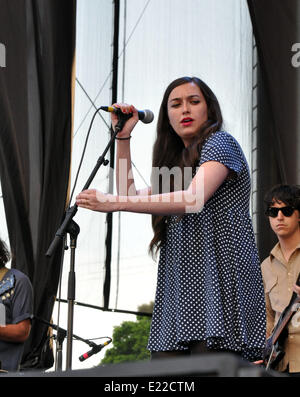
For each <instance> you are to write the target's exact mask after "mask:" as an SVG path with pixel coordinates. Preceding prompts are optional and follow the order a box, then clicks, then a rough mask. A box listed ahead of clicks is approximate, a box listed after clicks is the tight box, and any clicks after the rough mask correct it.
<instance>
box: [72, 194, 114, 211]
mask: <svg viewBox="0 0 300 397" xmlns="http://www.w3.org/2000/svg"><path fill="white" fill-rule="evenodd" d="M76 204H77V205H78V207H81V208H86V209H88V210H92V211H98V212H115V211H118V209H119V208H118V200H117V196H113V195H112V194H105V193H102V192H100V191H99V190H96V189H90V190H83V191H82V192H81V193H79V194H78V195H77V196H76Z"/></svg>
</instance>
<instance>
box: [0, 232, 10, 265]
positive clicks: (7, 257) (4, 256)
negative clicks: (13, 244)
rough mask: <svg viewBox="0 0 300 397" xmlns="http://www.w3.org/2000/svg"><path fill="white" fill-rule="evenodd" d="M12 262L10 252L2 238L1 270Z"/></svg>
mask: <svg viewBox="0 0 300 397" xmlns="http://www.w3.org/2000/svg"><path fill="white" fill-rule="evenodd" d="M9 260H10V252H9V249H8V248H7V245H6V244H5V242H4V241H3V240H2V239H1V238H0V268H1V267H3V266H5V265H6V263H7V262H8V261H9Z"/></svg>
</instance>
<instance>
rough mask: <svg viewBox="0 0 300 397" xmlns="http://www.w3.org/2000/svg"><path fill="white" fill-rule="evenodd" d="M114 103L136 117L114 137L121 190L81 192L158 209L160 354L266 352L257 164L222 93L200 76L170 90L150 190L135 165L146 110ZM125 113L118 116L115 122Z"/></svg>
mask: <svg viewBox="0 0 300 397" xmlns="http://www.w3.org/2000/svg"><path fill="white" fill-rule="evenodd" d="M113 106H115V107H117V108H119V111H118V112H120V114H125V115H126V114H127V115H132V117H130V118H129V120H128V121H127V122H126V124H125V125H124V128H123V129H122V131H121V132H119V134H118V135H117V138H116V139H117V170H116V173H117V190H118V195H107V194H104V193H102V192H99V191H97V190H87V191H83V192H81V193H80V194H79V195H78V196H77V205H78V206H79V207H82V208H87V209H90V210H93V211H100V212H114V211H129V212H135V213H146V214H151V215H152V225H153V230H154V236H153V239H152V241H151V243H150V251H151V252H152V253H156V251H158V250H159V254H160V255H159V267H158V281H157V290H156V297H155V305H154V311H153V317H152V324H151V332H150V337H149V343H148V349H149V350H150V351H151V355H152V358H164V357H166V358H168V357H173V356H181V355H186V354H194V353H196V354H198V353H201V352H205V353H208V352H216V351H223V352H233V353H237V354H239V355H240V356H242V357H243V358H245V359H248V360H251V361H254V360H257V359H259V358H260V357H261V352H262V349H263V347H264V343H265V335H266V332H265V302H264V291H263V283H262V277H261V272H260V264H259V258H258V254H257V249H256V245H255V240H254V233H253V228H252V222H251V218H250V215H249V197H250V178H249V169H248V165H247V162H246V159H245V157H244V154H243V152H242V149H241V147H240V145H239V144H238V142H237V141H236V140H235V139H234V138H233V137H232V136H231V135H230V134H229V133H228V132H225V131H223V130H222V123H223V121H222V114H221V110H220V106H219V103H218V100H217V98H216V96H215V95H214V93H213V92H212V91H211V89H210V88H209V87H208V86H207V85H206V84H205V83H204V82H203V81H201V80H200V79H198V78H195V77H192V78H190V77H183V78H179V79H176V80H175V81H173V82H172V83H171V84H170V85H169V86H168V87H167V89H166V91H165V94H164V96H163V100H162V104H161V107H160V112H159V118H158V123H157V137H156V141H155V144H154V150H153V169H152V176H153V177H152V186H151V187H150V188H148V189H144V190H137V189H136V188H135V185H134V180H133V176H132V172H131V157H130V142H131V140H130V138H131V132H132V130H133V129H134V127H135V125H136V123H137V122H138V112H137V110H136V109H135V107H134V106H132V105H131V106H130V105H127V104H114V105H113ZM118 112H116V114H114V113H113V114H112V125H113V128H114V127H115V126H116V123H117V121H118V119H119V117H120V115H118V114H117V113H118ZM121 117H122V116H121ZM124 165H125V166H126V165H127V170H126V172H124ZM158 170H161V172H159V173H158ZM163 170H175V171H174V173H173V172H172V173H170V172H166V171H164V172H163ZM188 171H191V172H188ZM166 174H167V175H168V176H169V177H170V176H171V177H170V178H169V183H165V182H166V181H165V179H166ZM178 175H179V177H178ZM179 182H181V183H179Z"/></svg>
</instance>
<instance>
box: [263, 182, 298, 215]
mask: <svg viewBox="0 0 300 397" xmlns="http://www.w3.org/2000/svg"><path fill="white" fill-rule="evenodd" d="M278 202H282V203H284V204H286V205H289V206H291V207H294V208H296V209H297V210H298V211H300V186H299V185H276V186H274V187H272V188H271V189H270V190H269V191H268V192H267V193H266V195H265V198H264V203H265V205H266V207H267V208H269V207H271V206H272V205H273V204H274V203H278Z"/></svg>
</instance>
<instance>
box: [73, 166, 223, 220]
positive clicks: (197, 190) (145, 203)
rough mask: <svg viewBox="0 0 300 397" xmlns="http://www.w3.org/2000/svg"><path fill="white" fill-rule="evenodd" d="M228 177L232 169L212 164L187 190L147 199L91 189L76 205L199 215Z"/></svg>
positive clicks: (203, 169)
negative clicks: (197, 213)
mask: <svg viewBox="0 0 300 397" xmlns="http://www.w3.org/2000/svg"><path fill="white" fill-rule="evenodd" d="M228 175H229V169H228V168H227V167H226V166H225V165H223V164H221V163H219V162H216V161H208V162H206V163H204V164H202V165H201V167H199V169H198V171H197V173H196V175H195V176H194V178H193V179H192V181H191V183H190V185H189V187H188V188H187V189H186V190H181V191H175V192H171V193H163V194H152V195H145V196H143V195H136V196H114V195H110V194H104V193H102V192H99V191H98V190H95V189H91V190H85V191H83V192H81V193H79V195H78V196H77V197H76V204H77V205H78V206H79V207H82V208H86V209H89V210H93V211H99V212H116V211H126V212H135V213H144V214H153V215H181V214H185V213H193V212H199V211H201V209H202V207H203V205H204V204H205V203H206V202H207V200H209V198H210V197H211V196H212V195H213V194H214V193H215V192H216V191H217V189H218V188H219V187H220V186H221V185H222V183H223V182H224V181H225V179H226V178H227V177H228Z"/></svg>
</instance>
